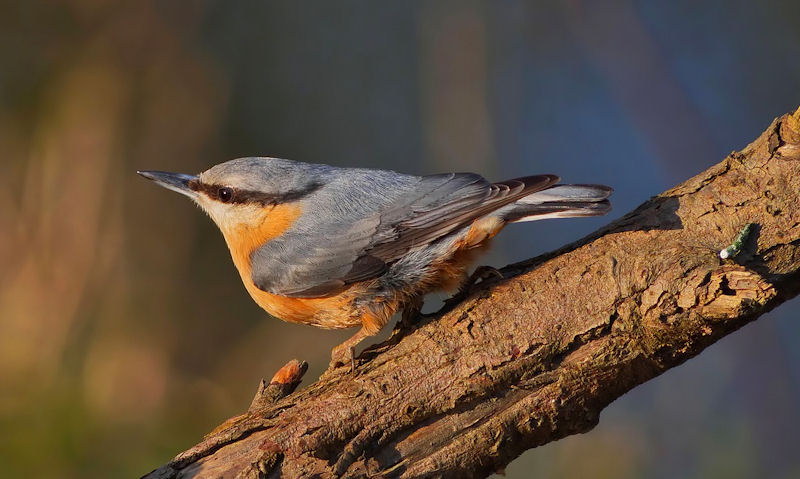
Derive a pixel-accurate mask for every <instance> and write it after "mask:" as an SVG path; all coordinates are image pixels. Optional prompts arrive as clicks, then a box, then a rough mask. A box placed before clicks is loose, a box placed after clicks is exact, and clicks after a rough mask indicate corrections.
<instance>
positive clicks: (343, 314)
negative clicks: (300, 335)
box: [242, 278, 361, 329]
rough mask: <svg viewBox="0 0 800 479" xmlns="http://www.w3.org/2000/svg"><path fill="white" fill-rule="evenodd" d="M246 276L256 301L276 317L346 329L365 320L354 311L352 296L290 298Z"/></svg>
mask: <svg viewBox="0 0 800 479" xmlns="http://www.w3.org/2000/svg"><path fill="white" fill-rule="evenodd" d="M242 279H243V280H244V285H245V288H247V292H248V293H250V296H251V297H252V298H253V301H255V302H256V304H258V305H259V306H261V308H263V309H264V310H265V311H266V312H268V313H269V314H271V315H273V316H275V317H276V318H279V319H282V320H284V321H288V322H291V323H302V324H309V325H312V326H317V327H320V328H325V329H343V328H352V327H354V326H360V325H361V319H360V318H359V316H358V315H357V314H355V312H354V311H353V307H352V301H350V298H349V297H347V296H348V295H343V294H339V295H335V296H329V297H324V298H290V297H287V296H281V295H277V294H272V293H268V292H266V291H262V290H260V289H258V287H257V286H256V285H255V284H253V282H252V281H248V280H247V279H245V278H242Z"/></svg>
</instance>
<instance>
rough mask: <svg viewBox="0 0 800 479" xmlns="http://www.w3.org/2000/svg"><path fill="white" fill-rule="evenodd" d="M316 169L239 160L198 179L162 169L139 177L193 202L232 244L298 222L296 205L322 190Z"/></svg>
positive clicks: (282, 162) (269, 160)
mask: <svg viewBox="0 0 800 479" xmlns="http://www.w3.org/2000/svg"><path fill="white" fill-rule="evenodd" d="M316 166H318V165H307V164H303V163H297V162H293V161H289V160H280V159H276V158H239V159H235V160H231V161H227V162H225V163H221V164H219V165H216V166H213V167H211V168H209V169H208V170H206V171H204V172H202V173H200V174H199V175H196V176H195V175H187V174H183V173H169V172H164V171H138V172H137V173H139V174H140V175H141V176H143V177H145V178H147V179H149V180H153V181H155V182H156V183H157V184H158V185H160V186H163V187H164V188H167V189H170V190H172V191H175V192H178V193H180V194H182V195H185V196H188V197H189V198H191V199H192V200H193V201H194V202H195V203H197V205H199V206H200V207H201V208H202V209H203V210H204V211H205V212H206V213H208V215H209V216H210V217H211V219H212V220H214V222H215V223H216V224H217V226H218V227H219V229H220V230H222V233H223V235H224V236H225V238H226V240H228V243H229V244H231V240H237V239H238V238H237V236H241V235H252V234H255V233H253V232H258V231H262V230H264V228H268V229H271V230H274V229H275V228H278V227H280V226H281V225H282V224H285V223H287V222H289V223H291V222H292V221H294V219H296V216H299V213H300V211H299V209H300V207H299V205H298V204H297V203H298V202H299V201H300V200H302V199H303V198H305V197H306V196H307V195H309V194H311V193H313V192H314V191H315V190H316V189H318V188H319V186H320V183H319V182H317V181H315V178H316V177H317V175H315V174H314V172H313V171H307V170H309V167H316ZM292 216H294V218H290V217H292ZM276 222H277V223H280V224H275V223H276ZM256 236H264V234H256Z"/></svg>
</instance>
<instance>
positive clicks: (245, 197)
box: [188, 179, 322, 205]
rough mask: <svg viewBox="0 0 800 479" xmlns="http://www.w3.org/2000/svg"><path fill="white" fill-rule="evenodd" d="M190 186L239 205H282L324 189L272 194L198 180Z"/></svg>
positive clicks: (316, 186)
mask: <svg viewBox="0 0 800 479" xmlns="http://www.w3.org/2000/svg"><path fill="white" fill-rule="evenodd" d="M188 186H189V188H190V189H192V190H193V191H197V192H199V193H204V194H205V195H206V196H208V197H209V198H211V199H214V200H217V201H221V202H223V203H238V204H244V203H257V204H261V205H277V204H281V203H289V202H292V201H298V200H300V199H302V198H304V197H305V196H307V195H309V194H310V193H313V192H314V191H316V190H318V189H319V188H320V187H322V184H320V183H311V184H309V185H308V186H306V187H305V188H303V189H300V190H292V191H287V192H286V193H280V194H270V193H264V192H261V191H251V190H241V189H237V188H231V187H230V186H224V185H212V184H207V183H203V182H201V181H199V180H196V179H195V180H191V181H190V182H189V183H188ZM223 191H228V192H230V198H229V199H225V198H227V196H228V193H223ZM223 196H224V197H223Z"/></svg>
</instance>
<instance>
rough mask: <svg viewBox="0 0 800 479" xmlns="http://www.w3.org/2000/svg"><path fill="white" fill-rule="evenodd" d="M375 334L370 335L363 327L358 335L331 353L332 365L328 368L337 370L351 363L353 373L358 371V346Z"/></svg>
mask: <svg viewBox="0 0 800 479" xmlns="http://www.w3.org/2000/svg"><path fill="white" fill-rule="evenodd" d="M372 334H373V333H370V332H369V331H368V330H367V328H366V327H362V328H361V329H359V330H358V332H357V333H356V334H354V335H353V337H351V338H350V339H348V340H347V341H345V342H343V343H342V344H340V345H338V346H336V347H335V348H333V350H332V351H331V363H330V365H329V366H328V368H329V369H336V367H337V366H342V365H345V364H347V363H348V362H349V363H350V368H351V370H352V371H355V369H356V359H355V353H356V346H357V345H358V343H360V342H361V341H363V340H364V338H366V337H368V336H372Z"/></svg>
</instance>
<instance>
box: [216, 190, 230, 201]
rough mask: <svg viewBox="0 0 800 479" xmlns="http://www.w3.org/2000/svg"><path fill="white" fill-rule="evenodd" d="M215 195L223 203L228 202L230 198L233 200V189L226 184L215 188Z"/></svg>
mask: <svg viewBox="0 0 800 479" xmlns="http://www.w3.org/2000/svg"><path fill="white" fill-rule="evenodd" d="M217 196H218V197H219V200H220V201H222V202H223V203H229V202H230V201H231V200H233V189H231V188H228V187H227V186H225V187H222V188H220V189H219V190H217Z"/></svg>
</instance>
